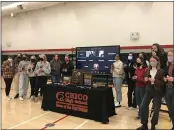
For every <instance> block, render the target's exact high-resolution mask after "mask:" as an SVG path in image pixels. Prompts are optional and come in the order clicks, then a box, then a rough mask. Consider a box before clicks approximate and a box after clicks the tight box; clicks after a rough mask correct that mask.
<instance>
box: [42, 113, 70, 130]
mask: <svg viewBox="0 0 174 130" xmlns="http://www.w3.org/2000/svg"><path fill="white" fill-rule="evenodd" d="M66 117H68V115H66V116H64V117H62V118H60V119H58V120H56V121H54V122H53V123H52V124H56V123H57V122H59V121H61V120H63V119H65V118H66ZM46 128H48V127H47V126H45V127H43V128H42V129H41V130H45V129H46Z"/></svg>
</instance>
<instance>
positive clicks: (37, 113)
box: [1, 80, 172, 129]
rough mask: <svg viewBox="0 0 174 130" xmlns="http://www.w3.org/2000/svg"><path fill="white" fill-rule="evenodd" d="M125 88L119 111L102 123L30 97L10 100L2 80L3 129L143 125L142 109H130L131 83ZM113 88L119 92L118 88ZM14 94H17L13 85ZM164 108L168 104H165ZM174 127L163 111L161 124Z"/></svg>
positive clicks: (110, 127) (127, 127)
mask: <svg viewBox="0 0 174 130" xmlns="http://www.w3.org/2000/svg"><path fill="white" fill-rule="evenodd" d="M113 90H114V89H113ZM29 91H30V90H29ZM122 91H123V102H122V107H120V108H117V109H116V113H117V114H118V115H116V116H113V117H110V119H109V124H102V123H100V122H96V121H93V120H88V119H83V118H78V117H73V116H69V115H65V114H60V113H55V112H50V111H43V110H42V109H41V101H39V102H37V103H35V102H33V101H31V100H30V99H26V100H24V101H19V100H18V99H12V100H11V101H7V100H6V96H5V90H4V83H3V80H2V105H1V106H2V129H136V128H137V127H139V126H140V125H141V124H140V121H139V120H135V119H134V118H135V117H136V116H137V111H138V109H134V110H128V109H127V87H122ZM113 92H114V95H115V90H114V91H113ZM10 95H11V96H12V97H14V96H15V91H14V89H13V85H12V90H11V94H10ZM28 95H29V94H28ZM162 109H167V108H166V106H162ZM48 123H53V126H52V127H46V124H48ZM171 127H172V124H171V122H169V116H168V114H167V113H164V112H160V116H159V123H158V125H157V128H158V129H171ZM149 128H150V119H149Z"/></svg>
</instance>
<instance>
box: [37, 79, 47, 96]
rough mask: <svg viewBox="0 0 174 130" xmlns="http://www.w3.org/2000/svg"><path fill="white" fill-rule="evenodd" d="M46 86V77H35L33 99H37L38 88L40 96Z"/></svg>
mask: <svg viewBox="0 0 174 130" xmlns="http://www.w3.org/2000/svg"><path fill="white" fill-rule="evenodd" d="M46 84H47V76H37V77H36V88H35V94H34V95H35V97H38V93H39V88H40V93H41V96H42V94H43V92H44V86H45V85H46Z"/></svg>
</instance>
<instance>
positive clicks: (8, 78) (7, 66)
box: [2, 56, 15, 101]
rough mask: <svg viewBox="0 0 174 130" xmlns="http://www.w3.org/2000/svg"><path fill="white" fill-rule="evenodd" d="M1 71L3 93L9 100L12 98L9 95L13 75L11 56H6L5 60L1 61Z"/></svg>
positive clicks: (13, 68)
mask: <svg viewBox="0 0 174 130" xmlns="http://www.w3.org/2000/svg"><path fill="white" fill-rule="evenodd" d="M2 72H3V78H4V81H5V86H6V87H5V94H6V97H7V100H8V101H10V100H11V99H12V98H11V97H10V90H11V84H12V81H13V78H14V75H15V67H14V62H13V59H12V57H11V56H9V57H8V59H7V60H6V61H4V62H3V63H2Z"/></svg>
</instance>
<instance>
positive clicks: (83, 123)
mask: <svg viewBox="0 0 174 130" xmlns="http://www.w3.org/2000/svg"><path fill="white" fill-rule="evenodd" d="M88 121H89V120H85V121H84V122H83V123H81V124H80V125H79V126H77V127H76V128H75V129H79V128H80V127H82V126H83V125H84V124H86V123H87V122H88Z"/></svg>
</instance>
